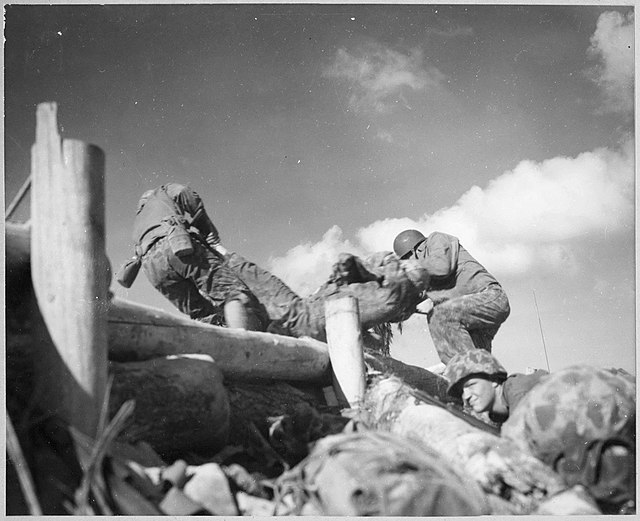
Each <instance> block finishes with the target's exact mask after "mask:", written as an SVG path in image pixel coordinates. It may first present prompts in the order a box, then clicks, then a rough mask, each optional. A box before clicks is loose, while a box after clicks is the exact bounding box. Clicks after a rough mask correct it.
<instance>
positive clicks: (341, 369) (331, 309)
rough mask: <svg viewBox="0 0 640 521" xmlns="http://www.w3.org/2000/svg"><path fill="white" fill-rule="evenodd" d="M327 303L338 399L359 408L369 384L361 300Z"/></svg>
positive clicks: (330, 300)
mask: <svg viewBox="0 0 640 521" xmlns="http://www.w3.org/2000/svg"><path fill="white" fill-rule="evenodd" d="M324 306H325V321H326V331H327V345H328V346H329V357H330V359H331V367H332V375H333V382H334V384H333V385H334V389H335V391H336V395H337V397H338V401H343V402H344V401H346V402H347V405H348V406H350V407H352V408H357V407H359V406H360V405H361V403H362V400H364V393H365V389H366V385H367V379H366V374H365V365H364V354H363V347H362V328H361V326H360V313H359V310H358V299H357V298H355V297H353V296H351V295H348V296H346V297H343V298H332V299H329V300H327V301H326V302H325V305H324Z"/></svg>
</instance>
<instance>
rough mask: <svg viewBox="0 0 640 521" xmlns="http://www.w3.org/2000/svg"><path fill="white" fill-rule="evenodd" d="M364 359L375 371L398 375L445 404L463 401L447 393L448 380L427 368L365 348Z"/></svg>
mask: <svg viewBox="0 0 640 521" xmlns="http://www.w3.org/2000/svg"><path fill="white" fill-rule="evenodd" d="M364 361H365V362H366V364H367V365H368V366H369V367H370V368H371V369H372V370H373V371H377V372H379V373H381V374H382V375H386V376H392V375H393V376H397V377H399V378H400V379H402V381H403V382H405V383H406V384H407V385H409V386H411V387H413V388H415V389H418V390H420V391H423V392H425V393H427V394H428V395H429V396H431V397H433V398H435V399H437V400H439V401H441V402H442V403H443V404H447V403H461V402H460V401H459V400H454V399H453V398H452V397H451V396H449V395H448V394H447V385H448V382H447V380H446V379H445V378H443V377H442V376H440V375H437V374H435V373H432V372H431V371H429V370H427V369H424V368H422V367H418V366H415V365H410V364H405V363H404V362H401V361H400V360H396V359H395V358H391V357H390V356H385V355H383V354H380V353H378V352H376V351H373V350H365V352H364Z"/></svg>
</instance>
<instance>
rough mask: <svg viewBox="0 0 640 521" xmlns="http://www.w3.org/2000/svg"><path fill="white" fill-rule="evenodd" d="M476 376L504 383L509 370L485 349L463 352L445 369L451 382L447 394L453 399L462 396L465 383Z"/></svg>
mask: <svg viewBox="0 0 640 521" xmlns="http://www.w3.org/2000/svg"><path fill="white" fill-rule="evenodd" d="M476 375H477V376H484V377H486V378H488V379H490V380H494V381H499V382H502V381H504V380H505V379H506V378H507V370H506V369H505V368H504V367H503V366H502V364H501V363H500V362H498V360H497V359H496V358H495V357H494V356H493V355H492V354H491V353H489V352H488V351H485V350H484V349H471V350H469V351H463V352H462V353H458V354H457V355H455V356H454V357H453V358H452V359H451V360H449V363H448V364H447V368H446V369H445V372H444V376H445V378H446V379H447V380H449V387H448V388H447V392H448V393H449V394H450V395H451V396H453V397H458V396H460V393H461V392H462V384H463V383H464V381H465V380H466V379H468V378H469V377H471V376H476Z"/></svg>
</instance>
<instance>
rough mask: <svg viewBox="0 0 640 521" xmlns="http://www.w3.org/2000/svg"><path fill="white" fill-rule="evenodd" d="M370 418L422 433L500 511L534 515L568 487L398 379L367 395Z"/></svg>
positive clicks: (504, 442) (410, 433) (503, 442)
mask: <svg viewBox="0 0 640 521" xmlns="http://www.w3.org/2000/svg"><path fill="white" fill-rule="evenodd" d="M365 409H366V411H367V412H368V414H369V415H370V416H369V417H368V419H367V423H369V424H370V425H371V426H375V427H377V428H379V429H383V430H388V431H390V432H392V433H397V434H400V435H404V436H408V437H413V438H418V439H420V440H422V441H423V442H426V443H427V444H428V445H429V446H430V447H432V448H433V449H435V450H436V451H437V452H438V453H440V454H442V455H443V457H444V458H445V459H446V460H447V461H448V462H449V463H450V464H451V465H454V466H457V468H459V469H460V470H461V471H462V472H464V473H465V474H467V475H469V476H471V477H473V478H474V479H475V480H476V481H477V482H478V483H479V485H480V486H481V487H482V488H483V490H484V491H485V493H486V494H487V495H488V496H489V499H490V502H491V504H492V508H493V513H494V514H528V513H531V512H532V511H534V510H535V509H536V508H537V506H538V505H539V504H540V502H541V501H542V500H544V499H545V498H547V497H551V496H553V495H554V494H556V493H558V492H560V491H562V490H563V489H564V488H566V485H565V484H564V482H563V481H562V478H561V477H560V476H559V475H558V474H556V473H555V472H553V470H552V469H550V468H549V467H547V466H546V465H544V464H543V463H542V462H541V461H539V460H537V459H535V458H533V457H531V456H530V455H528V454H526V453H524V452H522V451H521V450H520V449H519V448H518V447H517V446H516V445H515V444H513V443H512V442H510V441H509V440H506V439H503V438H500V437H499V436H495V435H492V434H489V433H487V432H484V431H481V430H479V429H477V428H475V427H473V426H472V425H470V424H469V423H467V422H465V421H464V420H462V419H460V418H458V417H456V416H454V415H453V414H452V413H451V412H449V411H447V410H446V409H445V408H442V407H436V406H433V405H427V404H425V403H420V402H419V401H418V402H417V401H416V399H415V396H414V395H413V394H412V393H411V389H410V388H409V387H408V386H406V385H405V384H403V383H402V382H401V381H400V380H398V379H397V378H382V379H380V380H378V381H377V382H376V383H374V385H372V386H370V388H369V389H368V391H367V396H366V399H365Z"/></svg>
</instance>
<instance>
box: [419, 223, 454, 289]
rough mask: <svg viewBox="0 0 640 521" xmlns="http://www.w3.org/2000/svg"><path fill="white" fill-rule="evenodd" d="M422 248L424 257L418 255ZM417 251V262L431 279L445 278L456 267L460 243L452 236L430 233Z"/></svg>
mask: <svg viewBox="0 0 640 521" xmlns="http://www.w3.org/2000/svg"><path fill="white" fill-rule="evenodd" d="M422 248H426V249H427V251H426V254H425V255H424V257H422V256H421V255H420V250H421V249H422ZM418 251H419V255H418V262H419V263H420V264H421V265H422V267H423V268H424V269H426V270H427V271H428V272H429V275H430V276H431V277H432V278H446V277H448V276H449V275H451V274H452V273H454V272H455V271H456V269H457V267H458V253H459V252H460V243H459V241H458V239H456V238H455V237H453V236H452V235H447V234H444V233H438V232H435V233H432V234H431V235H430V236H429V237H428V239H427V240H426V241H425V243H423V245H421V247H420V248H419V250H418Z"/></svg>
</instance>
